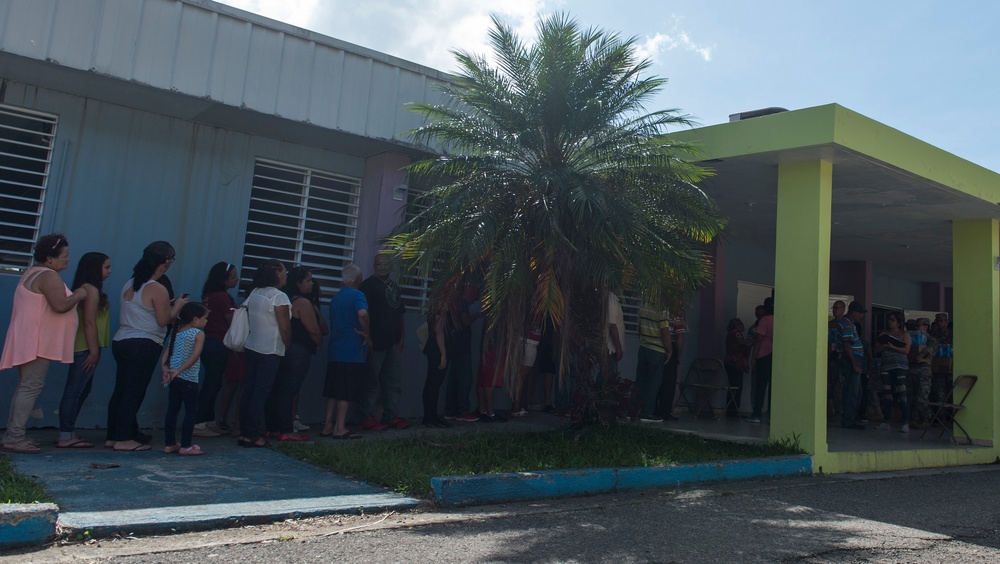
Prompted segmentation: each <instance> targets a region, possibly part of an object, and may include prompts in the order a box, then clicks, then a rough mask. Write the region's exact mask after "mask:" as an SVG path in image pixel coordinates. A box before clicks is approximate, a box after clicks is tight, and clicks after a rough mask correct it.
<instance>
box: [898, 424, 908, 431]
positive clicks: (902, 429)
mask: <svg viewBox="0 0 1000 564" xmlns="http://www.w3.org/2000/svg"><path fill="white" fill-rule="evenodd" d="M899 432H900V433H909V432H910V426H909V425H907V424H906V423H903V426H902V427H900V428H899Z"/></svg>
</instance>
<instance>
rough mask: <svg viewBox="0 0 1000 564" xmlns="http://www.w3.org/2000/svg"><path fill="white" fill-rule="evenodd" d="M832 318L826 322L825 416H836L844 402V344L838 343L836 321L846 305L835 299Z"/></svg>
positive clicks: (845, 308)
mask: <svg viewBox="0 0 1000 564" xmlns="http://www.w3.org/2000/svg"><path fill="white" fill-rule="evenodd" d="M831 311H832V312H833V319H831V320H830V322H829V323H828V324H827V327H828V334H827V366H826V377H827V382H826V402H827V408H826V412H827V417H836V416H837V415H839V414H840V413H841V411H842V410H843V403H844V373H843V370H842V368H841V362H840V361H841V360H842V359H843V356H844V346H843V345H842V344H841V343H840V334H839V332H838V330H837V323H838V322H839V321H840V320H841V319H842V318H843V317H844V313H845V312H846V311H847V305H846V304H845V303H844V302H842V301H840V300H837V301H835V302H833V307H832V308H831Z"/></svg>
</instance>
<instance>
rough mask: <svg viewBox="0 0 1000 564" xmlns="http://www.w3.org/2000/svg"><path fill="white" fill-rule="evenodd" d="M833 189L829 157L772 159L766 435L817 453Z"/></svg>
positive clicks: (822, 420) (821, 447)
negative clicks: (774, 202) (774, 195)
mask: <svg viewBox="0 0 1000 564" xmlns="http://www.w3.org/2000/svg"><path fill="white" fill-rule="evenodd" d="M832 190H833V165H832V164H831V163H829V162H827V161H822V160H817V161H806V162H794V163H784V164H780V165H779V166H778V219H777V242H776V244H775V264H774V372H773V376H772V390H773V391H772V393H771V400H772V403H771V405H772V408H771V438H772V439H775V440H783V439H792V438H797V439H798V441H799V445H800V446H801V447H802V448H803V449H805V450H806V451H807V452H809V453H812V454H817V455H825V454H826V453H827V444H826V366H827V361H826V335H827V307H828V303H827V301H828V296H829V293H830V200H831V194H832Z"/></svg>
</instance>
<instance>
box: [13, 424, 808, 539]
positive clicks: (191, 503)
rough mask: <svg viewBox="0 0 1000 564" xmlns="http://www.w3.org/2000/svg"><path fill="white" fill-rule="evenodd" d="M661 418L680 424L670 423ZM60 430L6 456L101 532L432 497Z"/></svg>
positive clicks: (580, 482)
mask: <svg viewBox="0 0 1000 564" xmlns="http://www.w3.org/2000/svg"><path fill="white" fill-rule="evenodd" d="M692 422H693V423H697V421H694V420H692ZM565 423H566V420H565V419H564V418H560V417H557V416H555V415H549V414H543V413H533V414H532V415H531V416H530V417H525V418H516V419H512V420H511V421H509V422H507V423H462V422H457V421H455V422H453V425H452V427H451V428H450V429H433V430H429V429H426V428H424V427H422V426H420V425H419V424H414V425H413V426H412V427H411V428H410V429H408V430H405V431H399V430H391V431H383V432H378V433H374V432H364V433H363V435H364V439H363V440H366V441H370V440H380V439H384V438H394V437H406V436H413V435H417V434H421V433H426V432H434V433H441V432H444V433H463V432H476V433H489V432H502V433H525V432H532V431H544V430H548V429H552V428H555V427H558V426H560V425H563V424H565ZM713 423H715V422H713ZM655 427H657V428H660V429H662V430H664V431H674V432H684V430H683V429H680V428H670V427H668V426H666V425H656V426H655ZM674 427H679V425H676V426H674ZM319 428H320V427H319V426H318V425H317V426H314V427H313V430H312V431H310V432H309V434H310V437H311V438H312V439H313V440H318V441H323V442H329V443H331V444H334V445H336V444H341V443H342V442H341V441H333V440H331V439H326V438H320V437H319V436H318V432H317V430H318V429H319ZM755 428H756V427H755ZM57 434H58V433H57V432H56V431H55V430H40V431H39V430H32V431H30V432H29V435H30V438H32V439H33V440H37V441H39V442H41V443H42V444H43V447H42V453H41V454H38V455H10V460H11V461H12V462H13V464H14V465H15V467H16V468H17V469H18V470H19V471H20V472H22V473H24V474H28V475H31V476H34V477H35V478H36V479H38V480H39V481H40V482H41V483H42V484H43V485H44V487H45V489H46V491H47V492H48V493H49V494H50V495H51V496H52V497H53V498H55V503H56V504H57V505H58V506H59V515H58V524H59V525H60V526H61V527H62V528H63V529H64V530H68V531H69V532H83V531H89V532H90V534H91V535H93V536H95V537H106V536H109V535H113V534H128V533H137V534H139V533H147V534H148V533H169V532H175V531H183V530H204V529H211V528H223V527H228V526H234V525H243V524H252V523H266V522H273V521H280V520H282V519H286V518H290V517H306V516H319V515H329V514H336V513H360V512H366V513H367V512H376V511H382V510H386V509H407V508H413V507H416V506H418V505H421V504H422V503H425V502H424V501H423V500H420V499H416V498H411V497H407V496H404V495H401V494H397V493H394V492H390V491H388V490H385V489H382V488H378V487H374V486H371V485H368V484H364V483H359V482H356V481H352V480H349V479H346V478H343V477H339V476H337V475H334V474H332V473H330V472H327V471H325V470H322V469H320V468H317V467H315V466H312V465H309V464H306V463H303V462H299V461H297V460H293V459H291V458H289V457H286V456H284V455H282V454H279V453H277V452H275V451H272V450H270V449H256V448H242V447H239V446H237V445H236V439H235V437H230V436H224V437H219V438H196V439H195V442H196V443H197V444H199V445H201V447H202V448H203V449H204V450H205V451H206V454H205V455H204V456H199V457H181V456H178V455H166V454H162V453H161V452H160V450H161V449H162V447H163V438H162V437H163V433H162V430H156V431H153V435H154V438H153V442H152V443H151V444H152V446H153V449H152V450H150V451H145V452H114V451H113V450H111V449H105V448H101V446H102V445H103V444H104V440H103V439H104V432H103V431H99V430H84V431H81V432H80V435H81V436H82V437H83V438H85V439H87V440H89V441H90V442H93V443H95V444H96V445H98V446H97V447H95V448H89V449H59V448H56V447H55V445H54V440H55V438H56V436H57ZM696 434H697V433H696ZM717 438H720V439H723V440H734V441H742V442H752V443H759V442H764V441H763V440H761V439H759V438H755V437H751V438H749V439H748V438H746V437H738V436H728V435H727V436H720V437H717ZM806 466H807V461H806V462H803V461H802V460H797V461H792V460H789V461H778V462H775V461H773V460H756V461H718V462H716V463H712V464H709V465H677V466H673V467H663V468H649V469H592V470H589V471H582V470H566V471H555V472H547V473H521V474H518V475H491V476H475V477H443V478H435V480H438V481H439V482H441V483H442V484H444V483H445V482H447V485H446V486H442V485H440V484H439V485H436V486H435V488H436V490H439V491H438V494H437V502H438V503H439V504H441V505H465V504H469V503H496V502H499V501H510V500H517V499H522V500H523V499H532V498H544V497H560V496H564V495H584V494H596V493H601V492H603V491H606V490H607V489H608V488H606V487H604V486H605V484H604V482H606V481H608V480H603V481H602V480H596V479H595V478H594V477H593V476H595V475H597V476H599V477H605V478H606V476H605V474H609V473H610V475H613V477H614V480H612V482H613V483H614V484H615V485H614V486H613V487H612V488H611V489H612V490H619V489H629V488H628V487H626V486H627V485H628V484H625V485H622V484H623V483H620V480H621V479H622V476H625V478H628V479H629V480H631V482H628V483H629V484H631V483H632V482H636V484H637V485H634V486H633V487H647V488H648V487H663V486H665V485H677V484H679V483H682V482H698V481H706V480H719V479H723V480H725V479H741V478H747V477H763V476H775V475H781V474H789V473H802V472H804V471H806V472H807V470H806ZM747 468H749V470H748V469H747ZM595 473H596V474H595ZM730 474H732V475H730ZM633 475H635V476H638V477H634V476H633ZM442 480H444V481H442ZM484 480H485V482H484ZM595 480H596V481H595ZM636 480H638V481H636ZM626 481H627V480H626ZM550 482H551V484H550ZM553 484H554V485H553ZM595 484H596V485H595ZM515 486H516V487H515ZM470 488H472V489H473V490H475V495H470V494H469V493H468V492H469V489H470ZM567 488H568V489H567ZM445 489H447V490H448V491H449V492H451V493H450V494H449V495H447V496H446V495H443V493H442V492H443V491H444V490H445ZM563 490H566V491H563ZM498 492H499V493H498ZM498 495H499V497H498Z"/></svg>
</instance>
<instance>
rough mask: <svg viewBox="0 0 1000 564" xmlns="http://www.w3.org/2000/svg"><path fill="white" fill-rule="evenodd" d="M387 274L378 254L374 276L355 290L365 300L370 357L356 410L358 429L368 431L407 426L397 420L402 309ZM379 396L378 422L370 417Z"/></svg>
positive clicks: (383, 258) (385, 257)
mask: <svg viewBox="0 0 1000 564" xmlns="http://www.w3.org/2000/svg"><path fill="white" fill-rule="evenodd" d="M390 272H392V265H391V264H390V262H389V256H388V255H384V254H382V253H379V254H377V255H375V272H374V274H372V275H371V276H369V277H368V279H367V280H365V281H364V282H362V283H361V287H360V288H359V289H360V290H361V291H362V292H363V293H364V294H365V298H367V299H368V316H369V318H370V320H371V337H372V354H371V355H370V356H369V357H368V368H369V371H370V374H369V381H368V390H367V393H366V394H365V398H364V400H363V401H362V402H361V404H360V405H359V406H358V407H359V408H360V410H361V414H362V417H364V422H363V423H362V424H361V428H362V429H369V430H372V431H381V430H383V429H385V428H387V427H389V428H393V429H406V428H407V427H409V426H410V424H409V422H407V421H406V420H405V419H403V418H401V417H399V397H400V395H402V391H403V382H402V374H401V369H400V361H399V355H400V354H401V353H402V352H403V333H404V331H403V315H404V314H405V313H406V308H405V307H404V306H403V302H402V301H401V300H400V296H399V287H398V286H397V285H396V283H395V282H393V281H392V280H391V279H390V278H389V273H390ZM380 392H381V395H382V419H381V422H380V421H378V420H376V419H375V417H374V415H373V409H374V408H375V401H376V400H377V399H378V396H379V393H380Z"/></svg>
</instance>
